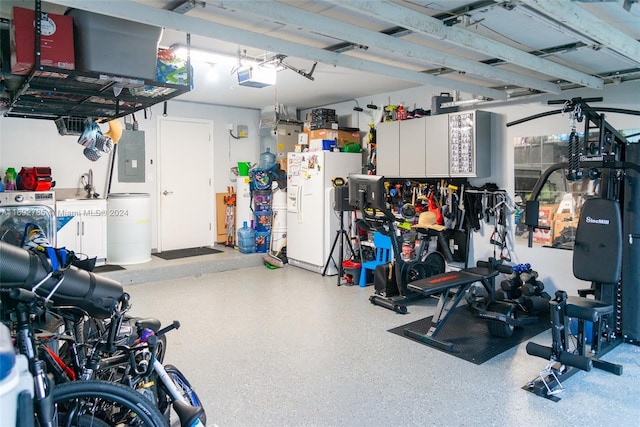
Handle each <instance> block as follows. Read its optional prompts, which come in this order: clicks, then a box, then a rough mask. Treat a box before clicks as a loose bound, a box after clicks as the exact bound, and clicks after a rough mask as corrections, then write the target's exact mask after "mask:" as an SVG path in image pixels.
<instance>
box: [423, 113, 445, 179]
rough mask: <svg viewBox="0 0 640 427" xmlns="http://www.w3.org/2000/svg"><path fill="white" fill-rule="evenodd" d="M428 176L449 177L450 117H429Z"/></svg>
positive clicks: (427, 135)
mask: <svg viewBox="0 0 640 427" xmlns="http://www.w3.org/2000/svg"><path fill="white" fill-rule="evenodd" d="M425 133H426V174H425V175H426V176H427V177H429V178H432V177H436V178H442V177H447V176H449V116H448V115H447V114H440V115H437V116H430V117H427V124H426V131H425Z"/></svg>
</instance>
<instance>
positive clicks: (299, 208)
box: [296, 183, 302, 223]
mask: <svg viewBox="0 0 640 427" xmlns="http://www.w3.org/2000/svg"><path fill="white" fill-rule="evenodd" d="M296 199H297V201H298V202H297V203H296V210H297V214H298V223H301V222H302V184H301V183H298V191H297V195H296Z"/></svg>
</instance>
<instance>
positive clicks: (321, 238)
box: [287, 151, 362, 275]
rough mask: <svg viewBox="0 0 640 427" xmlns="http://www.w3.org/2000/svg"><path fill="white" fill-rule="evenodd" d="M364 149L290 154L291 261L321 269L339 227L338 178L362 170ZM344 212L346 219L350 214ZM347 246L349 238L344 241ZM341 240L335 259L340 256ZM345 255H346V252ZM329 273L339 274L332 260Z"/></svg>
mask: <svg viewBox="0 0 640 427" xmlns="http://www.w3.org/2000/svg"><path fill="white" fill-rule="evenodd" d="M361 171H362V154H361V153H340V152H331V151H313V152H309V153H288V154H287V258H288V259H289V264H292V265H295V266H297V267H302V268H305V269H307V270H311V271H314V272H316V273H322V272H323V270H324V268H325V264H326V262H327V259H328V258H329V255H330V251H331V246H332V244H333V241H334V239H335V238H336V235H337V231H338V230H339V229H340V220H339V218H340V212H336V211H335V210H334V198H335V195H334V187H333V180H334V179H335V178H343V179H344V180H345V181H346V180H347V178H349V174H350V173H361ZM350 214H351V213H350V212H345V222H346V220H347V219H348V216H349V215H350ZM344 247H345V248H347V247H348V245H347V242H344ZM338 248H339V244H337V245H336V248H335V250H334V252H335V253H334V254H333V259H334V260H335V262H336V263H337V262H338V260H339V253H338V250H339V249H338ZM345 256H346V255H345ZM326 274H327V275H336V274H338V270H337V268H336V265H335V263H334V262H329V265H328V266H327V270H326Z"/></svg>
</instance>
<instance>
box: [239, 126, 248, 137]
mask: <svg viewBox="0 0 640 427" xmlns="http://www.w3.org/2000/svg"><path fill="white" fill-rule="evenodd" d="M248 137H249V126H246V125H238V138H248Z"/></svg>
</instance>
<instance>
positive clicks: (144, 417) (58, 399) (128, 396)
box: [53, 381, 168, 427]
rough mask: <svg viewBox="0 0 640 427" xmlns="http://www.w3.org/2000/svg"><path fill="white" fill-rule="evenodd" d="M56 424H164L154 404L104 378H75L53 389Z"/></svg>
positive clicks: (164, 426)
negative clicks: (88, 379) (83, 379)
mask: <svg viewBox="0 0 640 427" xmlns="http://www.w3.org/2000/svg"><path fill="white" fill-rule="evenodd" d="M53 401H54V402H55V404H56V405H57V409H58V425H59V426H86V425H91V424H90V423H89V421H90V420H98V421H97V422H96V423H95V425H98V426H102V425H104V424H105V423H106V424H107V425H111V426H116V425H117V426H145V427H167V426H168V423H167V422H166V421H165V419H164V417H163V416H162V414H161V413H160V411H159V410H158V408H156V407H155V406H153V404H152V403H151V402H150V401H148V400H147V399H146V398H144V396H142V395H140V394H138V393H136V392H135V391H133V390H131V389H129V388H127V387H125V386H123V385H120V384H114V383H108V382H105V381H74V382H69V383H65V384H61V385H56V386H55V387H54V388H53Z"/></svg>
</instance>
